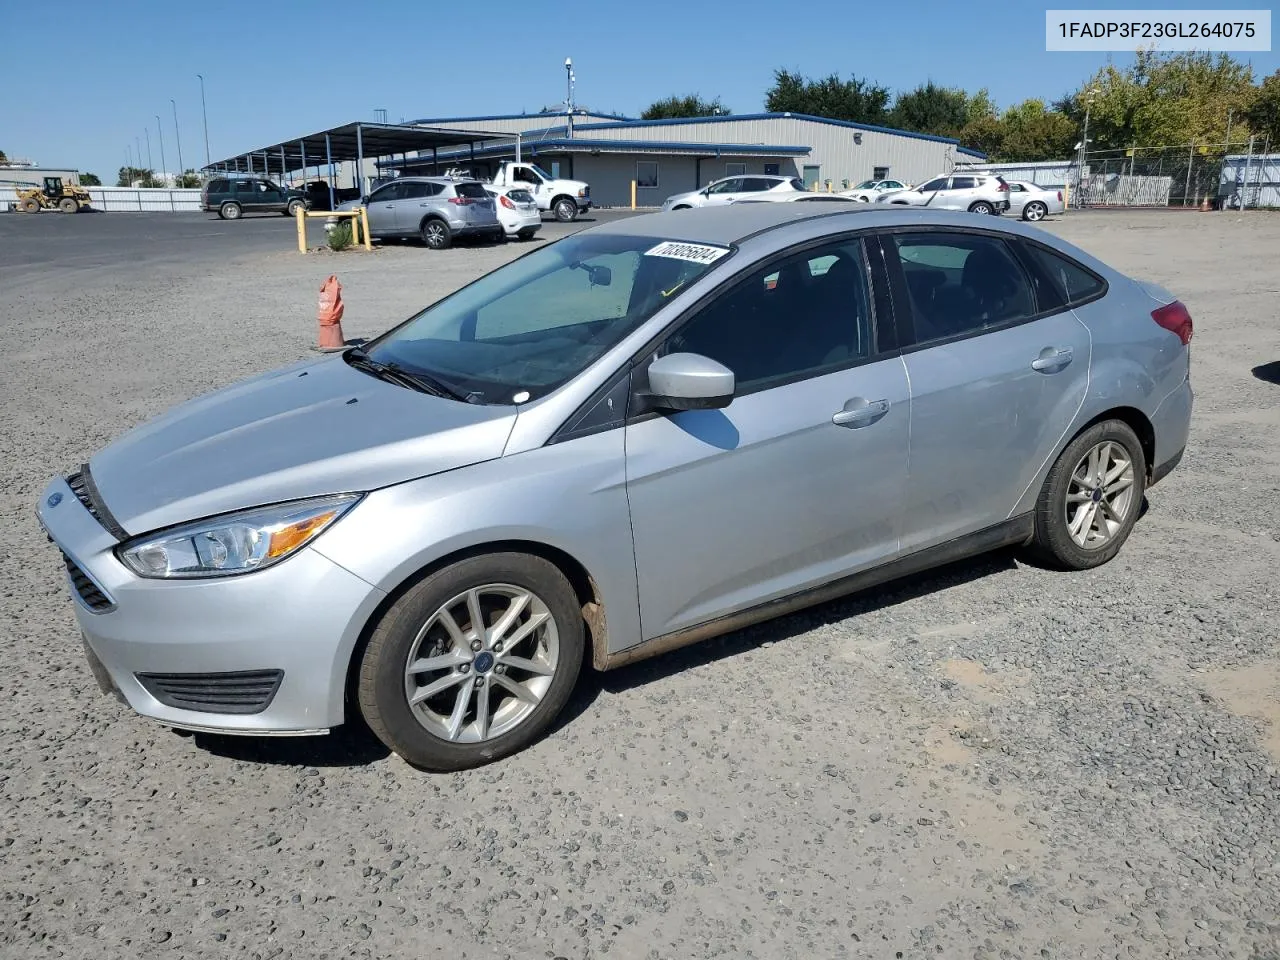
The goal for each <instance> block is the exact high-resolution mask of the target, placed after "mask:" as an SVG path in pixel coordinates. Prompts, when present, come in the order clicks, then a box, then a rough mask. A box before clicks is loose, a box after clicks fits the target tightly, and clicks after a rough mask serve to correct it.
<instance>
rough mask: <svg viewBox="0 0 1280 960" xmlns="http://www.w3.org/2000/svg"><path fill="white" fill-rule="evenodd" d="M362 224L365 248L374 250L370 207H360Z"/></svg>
mask: <svg viewBox="0 0 1280 960" xmlns="http://www.w3.org/2000/svg"><path fill="white" fill-rule="evenodd" d="M360 224H361V225H362V226H363V227H364V248H365V249H366V250H370V251H372V250H373V237H371V236H369V208H368V207H361V208H360Z"/></svg>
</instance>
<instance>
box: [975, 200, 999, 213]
mask: <svg viewBox="0 0 1280 960" xmlns="http://www.w3.org/2000/svg"><path fill="white" fill-rule="evenodd" d="M969 212H970V213H980V214H982V215H983V216H990V215H991V214H993V213H995V212H996V208H995V207H993V206H992V205H991V204H989V203H987V201H985V200H979V201H978V202H977V203H971V204H969Z"/></svg>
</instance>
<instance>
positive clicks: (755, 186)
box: [742, 177, 778, 193]
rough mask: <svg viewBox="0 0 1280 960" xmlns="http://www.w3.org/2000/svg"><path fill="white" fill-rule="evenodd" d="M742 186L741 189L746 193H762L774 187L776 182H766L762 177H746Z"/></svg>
mask: <svg viewBox="0 0 1280 960" xmlns="http://www.w3.org/2000/svg"><path fill="white" fill-rule="evenodd" d="M742 184H743V186H742V189H743V191H745V192H746V193H764V192H766V191H768V190H772V189H773V188H774V187H776V186H777V185H778V181H777V180H766V179H765V178H764V177H747V178H746V179H745V180H743V181H742Z"/></svg>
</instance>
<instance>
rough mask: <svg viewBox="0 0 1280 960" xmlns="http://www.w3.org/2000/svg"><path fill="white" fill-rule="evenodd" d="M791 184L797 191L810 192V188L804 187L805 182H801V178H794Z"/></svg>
mask: <svg viewBox="0 0 1280 960" xmlns="http://www.w3.org/2000/svg"><path fill="white" fill-rule="evenodd" d="M790 183H791V186H793V187H795V189H797V190H808V189H809V188H808V187H806V186H805V185H804V181H803V180H801V179H800V178H799V177H792V178H791V181H790Z"/></svg>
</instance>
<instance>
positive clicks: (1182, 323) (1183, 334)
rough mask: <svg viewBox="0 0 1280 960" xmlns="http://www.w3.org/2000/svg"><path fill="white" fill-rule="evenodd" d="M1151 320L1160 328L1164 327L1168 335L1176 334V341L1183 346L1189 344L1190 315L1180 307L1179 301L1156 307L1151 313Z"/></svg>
mask: <svg viewBox="0 0 1280 960" xmlns="http://www.w3.org/2000/svg"><path fill="white" fill-rule="evenodd" d="M1151 319H1152V320H1154V321H1155V322H1156V323H1158V324H1160V326H1162V327H1164V328H1165V329H1166V330H1168V331H1169V332H1170V333H1176V334H1177V335H1178V339H1179V340H1181V341H1182V342H1183V344H1184V345H1185V344H1188V343H1190V342H1191V333H1192V327H1193V325H1192V323H1191V314H1190V313H1188V312H1187V308H1186V307H1185V306H1183V305H1182V301H1181V300H1175V301H1173V303H1166V304H1165V305H1164V306H1163V307H1157V308H1156V309H1155V310H1152V311H1151Z"/></svg>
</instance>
